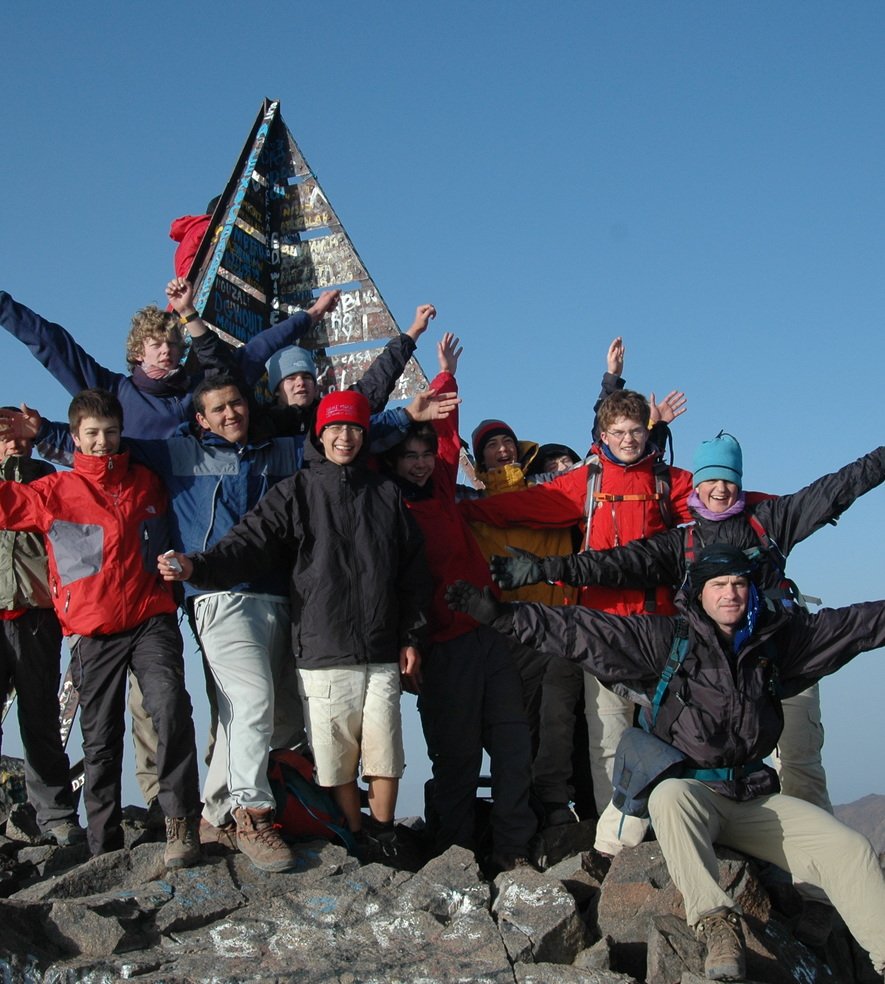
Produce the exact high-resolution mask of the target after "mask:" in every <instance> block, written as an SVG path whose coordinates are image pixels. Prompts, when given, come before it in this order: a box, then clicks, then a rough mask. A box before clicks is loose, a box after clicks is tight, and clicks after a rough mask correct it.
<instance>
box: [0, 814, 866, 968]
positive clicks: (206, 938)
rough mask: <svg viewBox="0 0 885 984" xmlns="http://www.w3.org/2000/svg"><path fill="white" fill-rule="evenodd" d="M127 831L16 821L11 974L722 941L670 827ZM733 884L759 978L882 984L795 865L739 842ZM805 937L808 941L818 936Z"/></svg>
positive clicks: (1, 950)
mask: <svg viewBox="0 0 885 984" xmlns="http://www.w3.org/2000/svg"><path fill="white" fill-rule="evenodd" d="M127 816H128V819H127V821H126V824H125V826H126V848H125V849H124V850H121V851H117V852H115V853H112V854H107V855H104V856H102V857H99V858H92V859H89V858H88V857H87V852H86V849H85V847H83V846H81V847H76V848H74V847H66V848H63V847H57V846H55V845H54V844H51V843H49V842H47V841H46V839H45V838H40V837H39V835H38V833H37V831H36V828H35V827H34V825H33V817H32V815H31V814H30V813H29V810H28V808H27V807H24V806H16V807H14V808H13V809H12V812H11V813H10V815H9V817H8V819H7V821H6V825H5V837H3V838H0V869H2V870H0V893H2V894H3V895H4V896H5V897H4V898H2V899H0V976H2V980H3V981H8V982H18V981H28V982H35V984H49V982H53V984H55V982H58V984H61V982H65V984H68V982H76V981H83V982H89V984H99V982H111V981H121V980H134V981H144V982H148V981H151V982H160V981H163V982H218V984H233V982H276V981H281V982H282V981H305V982H317V984H325V982H329V984H331V982H335V984H357V982H366V984H368V982H378V984H398V982H402V984H418V982H420V984H432V982H446V984H448V982H454V981H476V982H494V984H499V982H500V984H505V982H506V984H513V982H516V984H535V982H537V984H557V982H579V981H581V982H594V984H608V982H612V984H613V982H616V981H648V982H650V984H664V982H677V981H678V982H684V984H691V982H694V981H698V980H701V979H702V978H703V954H702V951H701V948H700V947H699V945H698V943H697V942H696V941H695V939H694V937H693V935H692V934H691V933H689V932H688V930H687V928H686V926H685V923H684V919H683V910H682V903H681V899H680V896H679V893H678V892H677V891H676V889H675V888H674V886H673V884H672V882H671V881H670V878H669V876H668V874H667V869H666V866H665V865H664V862H663V859H662V858H661V855H660V851H659V850H658V848H657V845H656V844H654V843H653V842H652V843H647V844H643V845H642V846H641V847H639V848H637V849H635V850H631V851H625V852H624V853H623V854H621V855H620V856H619V857H618V858H616V859H615V860H614V862H613V863H612V864H611V867H610V868H609V869H608V870H606V866H605V864H604V863H601V860H600V858H599V857H598V856H597V855H595V854H594V853H593V852H592V850H591V849H590V845H591V844H592V840H593V824H592V823H591V822H585V823H581V824H573V825H570V826H567V827H559V828H556V829H554V830H553V831H550V832H548V834H547V835H546V836H545V837H543V838H542V839H541V840H540V841H539V844H538V847H537V851H536V852H535V860H536V861H537V862H538V863H539V864H540V865H543V866H544V867H545V868H546V870H544V871H538V870H535V869H534V868H530V867H521V868H517V869H516V870H515V871H513V872H508V873H503V874H499V875H498V876H497V877H495V878H494V879H493V880H491V881H489V880H487V879H486V878H484V877H483V875H482V873H481V872H480V870H479V869H478V867H477V865H476V863H475V861H474V859H473V856H472V855H471V854H470V853H469V852H467V851H464V850H461V849H459V848H453V849H451V850H450V851H448V852H447V853H446V854H444V855H442V856H441V857H438V858H434V859H432V860H430V861H428V862H427V863H425V864H421V858H420V856H419V852H418V850H417V847H418V846H419V845H420V834H418V833H416V832H415V831H414V829H413V828H403V829H402V830H401V834H402V837H403V840H404V842H405V843H406V845H407V847H408V848H409V850H408V851H407V852H406V854H407V858H409V859H411V862H412V867H416V868H418V870H417V871H408V870H397V869H393V868H389V867H384V866H382V865H380V864H369V865H365V866H360V864H359V863H358V861H357V860H356V859H354V858H352V857H350V856H349V855H348V854H347V853H346V852H345V850H344V849H343V848H341V847H338V846H336V845H333V844H329V843H325V842H311V843H304V844H301V845H299V847H298V851H299V866H298V870H297V871H295V872H292V873H289V874H275V875H272V874H266V873H263V872H260V871H258V870H256V869H255V868H254V867H253V866H252V865H251V864H250V862H249V861H248V860H247V859H246V858H245V857H243V856H242V855H240V854H233V853H220V849H219V853H214V854H207V856H206V858H205V860H204V861H203V863H201V864H200V865H198V866H197V867H194V868H190V869H186V870H181V871H177V872H167V871H165V869H164V867H163V844H162V840H161V837H162V835H161V833H160V832H159V831H155V830H152V829H150V828H149V827H148V826H147V823H146V815H145V813H144V811H142V810H136V809H130V810H128V811H127ZM720 878H721V882H722V884H723V886H725V888H726V890H727V891H729V892H730V893H731V894H732V895H733V896H734V897H735V899H736V900H737V901H738V902H739V903H740V905H741V906H742V907H743V910H744V912H745V914H746V925H747V941H748V947H749V966H748V979H749V980H752V981H765V982H777V984H780V982H788V981H795V982H801V984H815V982H825V981H826V982H831V981H840V982H841V981H844V982H861V984H864V982H867V981H869V982H870V984H873V982H874V981H876V980H877V978H876V977H875V976H874V975H873V972H872V968H871V967H870V964H869V960H868V958H867V957H866V954H864V953H863V952H862V951H861V950H860V949H859V948H858V947H857V945H856V944H855V943H854V942H853V940H852V939H851V938H850V936H849V935H848V934H847V931H846V930H845V928H844V926H843V925H842V924H841V922H840V921H839V920H838V918H837V917H835V916H834V915H833V914H832V912H831V910H827V909H826V908H824V907H821V906H808V905H806V906H803V903H802V901H801V899H800V897H799V896H798V895H797V894H796V892H795V890H794V889H793V888H792V886H791V885H790V884H789V882H788V881H787V879H786V878H785V877H784V876H783V874H782V873H780V872H777V871H776V870H775V871H772V870H764V869H761V868H759V867H758V866H756V865H755V864H753V863H751V862H750V861H748V860H747V859H746V858H743V857H741V856H738V855H736V854H732V853H729V852H722V853H721V855H720ZM800 939H804V940H805V941H806V942H804V943H803V942H800Z"/></svg>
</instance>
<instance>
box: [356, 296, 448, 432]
mask: <svg viewBox="0 0 885 984" xmlns="http://www.w3.org/2000/svg"><path fill="white" fill-rule="evenodd" d="M435 317H436V308H435V307H434V306H433V305H432V304H422V305H420V306H419V307H418V308H417V310H416V311H415V320H414V321H413V322H412V324H411V325H410V326H409V330H408V331H406V332H403V334H401V335H397V336H396V337H395V338H392V339H391V340H390V341H389V342H388V343H387V344H386V345H385V346H384V349H383V350H382V351H381V354H380V355H379V356H378V357H377V358H376V359H375V361H374V362H373V363H372V364H371V365H370V366H369V368H368V369H367V370H366V371H365V372H364V373H363V375H362V377H361V378H360V379H359V380H358V381H357V382H356V383H354V385H353V386H352V387H351V388H352V389H355V390H357V392H359V393H362V394H363V396H364V397H365V398H366V399H367V400H368V401H369V408H370V409H371V410H372V412H373V413H378V412H379V411H381V410H383V409H384V407H385V406H387V401H388V400H389V399H390V394H391V393H392V392H393V389H394V387H395V386H396V381H397V380H398V379H399V377H400V376H402V374H403V372H404V371H405V368H406V365H407V363H408V361H409V359H411V357H412V355H413V354H414V352H415V347H416V345H417V344H418V339H419V338H420V337H421V336H422V335H423V334H424V332H425V331H427V326H428V325H429V324H430V321H431V319H433V318H435Z"/></svg>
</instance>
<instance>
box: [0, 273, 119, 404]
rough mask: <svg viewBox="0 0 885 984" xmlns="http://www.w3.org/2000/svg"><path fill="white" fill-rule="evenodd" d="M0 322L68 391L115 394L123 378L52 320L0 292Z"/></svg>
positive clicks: (74, 393) (73, 393) (75, 393)
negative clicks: (99, 391) (104, 391)
mask: <svg viewBox="0 0 885 984" xmlns="http://www.w3.org/2000/svg"><path fill="white" fill-rule="evenodd" d="M0 324H2V325H3V327H4V328H5V329H6V330H7V331H8V332H9V334H10V335H13V336H14V337H15V338H17V339H18V340H19V341H20V342H22V343H23V344H24V345H27V347H28V348H29V349H30V350H31V355H33V356H34V358H35V359H36V360H37V361H38V362H40V363H41V364H42V365H43V366H45V367H46V369H48V370H49V372H50V373H52V375H53V376H54V377H55V378H56V379H57V380H58V381H59V382H60V383H61V385H62V386H64V388H65V389H66V390H67V391H68V393H70V394H71V396H76V395H77V393H79V392H80V391H81V390H84V389H90V388H92V387H100V388H101V389H106V390H110V391H111V392H112V393H117V392H118V390H119V388H120V383H121V382H122V381H123V380H124V379H125V378H126V377H125V376H124V375H123V374H122V373H119V372H111V370H110V369H106V368H105V367H104V366H102V365H100V364H99V363H98V362H96V361H95V359H93V358H92V356H91V355H89V354H88V353H87V352H85V351H84V350H83V349H82V348H81V347H80V346H79V345H78V344H77V343H76V342H75V341H74V339H73V338H72V337H71V336H70V335H69V334H68V332H67V331H65V329H64V328H62V326H61V325H57V324H55V323H54V322H51V321H46V319H45V318H41V317H40V315H39V314H36V313H35V312H34V311H32V310H31V309H30V308H28V307H25V305H24V304H19V303H18V301H15V300H13V298H12V296H11V295H10V294H7V293H6V291H0Z"/></svg>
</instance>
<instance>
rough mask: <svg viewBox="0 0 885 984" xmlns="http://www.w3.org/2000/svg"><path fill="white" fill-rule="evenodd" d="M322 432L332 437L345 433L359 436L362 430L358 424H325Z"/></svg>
mask: <svg viewBox="0 0 885 984" xmlns="http://www.w3.org/2000/svg"><path fill="white" fill-rule="evenodd" d="M323 430H324V431H328V432H329V433H330V434H331V435H332V436H333V437H337V436H338V435H339V434H345V433H346V434H360V435H361V434H362V433H363V429H362V427H360V425H359V424H326V426H325V427H324V428H323Z"/></svg>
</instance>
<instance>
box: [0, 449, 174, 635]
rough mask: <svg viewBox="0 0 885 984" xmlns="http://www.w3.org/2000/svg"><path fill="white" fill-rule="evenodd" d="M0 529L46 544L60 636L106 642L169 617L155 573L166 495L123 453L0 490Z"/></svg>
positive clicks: (82, 459)
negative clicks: (26, 534)
mask: <svg viewBox="0 0 885 984" xmlns="http://www.w3.org/2000/svg"><path fill="white" fill-rule="evenodd" d="M0 525H2V526H3V527H5V528H6V529H14V530H29V531H31V532H34V533H43V534H44V535H45V537H46V547H47V554H48V557H49V587H50V590H51V592H52V602H53V605H54V606H55V612H56V614H57V615H58V620H59V622H61V625H62V629H63V630H64V634H65V635H85V636H92V635H110V634H113V633H115V632H123V631H124V630H126V629H131V628H134V627H135V626H136V625H139V624H140V623H141V622H144V621H145V620H146V619H148V618H151V617H152V616H154V615H161V614H166V613H171V612H174V611H175V607H176V606H175V599H174V597H173V595H172V590H171V586H170V585H168V584H167V583H166V582H164V581H163V580H162V579H161V578H160V576H159V574H158V572H157V554H159V553H162V552H163V551H164V550H166V549H167V548H168V546H169V535H168V524H167V521H166V492H165V489H164V488H163V483H162V482H161V481H160V479H159V478H158V477H157V476H156V475H154V473H153V472H151V471H149V470H148V469H147V468H143V467H142V466H141V465H130V463H129V453H128V452H123V453H122V454H114V455H107V456H103V455H85V454H80V453H79V452H77V453H76V454H75V455H74V471H70V472H59V473H58V474H55V475H48V476H47V477H46V478H41V479H38V480H37V481H36V482H31V484H30V485H19V484H18V483H15V482H3V483H0Z"/></svg>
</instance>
